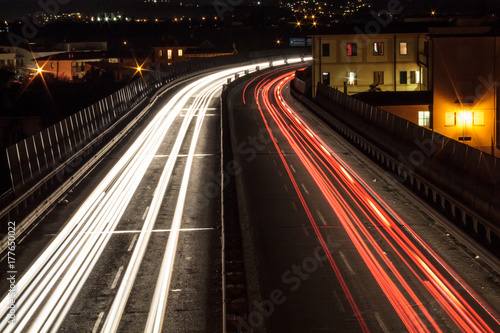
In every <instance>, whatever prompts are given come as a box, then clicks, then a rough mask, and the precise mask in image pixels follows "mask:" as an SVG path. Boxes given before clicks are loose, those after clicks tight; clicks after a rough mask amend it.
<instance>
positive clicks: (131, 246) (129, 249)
mask: <svg viewBox="0 0 500 333" xmlns="http://www.w3.org/2000/svg"><path fill="white" fill-rule="evenodd" d="M137 237H139V234H136V235H134V238H132V241H131V242H130V245H129V247H128V249H127V252H130V251H132V249H133V248H134V244H135V241H136V240H137Z"/></svg>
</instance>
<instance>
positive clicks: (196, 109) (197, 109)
mask: <svg viewBox="0 0 500 333" xmlns="http://www.w3.org/2000/svg"><path fill="white" fill-rule="evenodd" d="M181 110H182V111H189V110H195V111H200V110H207V111H208V110H212V111H213V110H219V108H193V109H186V108H184V109H181Z"/></svg>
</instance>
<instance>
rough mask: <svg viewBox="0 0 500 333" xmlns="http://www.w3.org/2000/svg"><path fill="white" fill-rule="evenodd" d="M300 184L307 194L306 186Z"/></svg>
mask: <svg viewBox="0 0 500 333" xmlns="http://www.w3.org/2000/svg"><path fill="white" fill-rule="evenodd" d="M300 186H302V188H303V189H304V192H306V194H309V191H308V190H307V188H306V186H305V185H304V184H302V183H300Z"/></svg>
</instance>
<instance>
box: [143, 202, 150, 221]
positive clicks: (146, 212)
mask: <svg viewBox="0 0 500 333" xmlns="http://www.w3.org/2000/svg"><path fill="white" fill-rule="evenodd" d="M148 210H149V206H147V207H146V210H145V211H144V214H142V217H141V220H143V221H144V219H145V218H146V215H147V214H148Z"/></svg>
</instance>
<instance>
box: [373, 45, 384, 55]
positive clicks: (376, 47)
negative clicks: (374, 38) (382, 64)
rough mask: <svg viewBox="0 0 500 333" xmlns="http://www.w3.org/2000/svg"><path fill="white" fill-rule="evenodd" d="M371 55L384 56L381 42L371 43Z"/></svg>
mask: <svg viewBox="0 0 500 333" xmlns="http://www.w3.org/2000/svg"><path fill="white" fill-rule="evenodd" d="M373 55H375V56H383V55H384V43H382V42H377V43H373Z"/></svg>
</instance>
